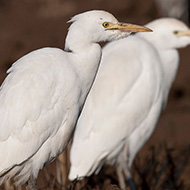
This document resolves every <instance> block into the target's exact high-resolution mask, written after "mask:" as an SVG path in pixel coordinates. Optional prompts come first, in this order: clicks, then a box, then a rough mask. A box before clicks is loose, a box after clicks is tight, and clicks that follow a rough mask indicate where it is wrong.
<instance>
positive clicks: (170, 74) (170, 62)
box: [158, 49, 179, 99]
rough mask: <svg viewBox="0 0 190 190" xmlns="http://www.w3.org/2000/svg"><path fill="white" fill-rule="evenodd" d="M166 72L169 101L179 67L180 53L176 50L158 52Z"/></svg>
mask: <svg viewBox="0 0 190 190" xmlns="http://www.w3.org/2000/svg"><path fill="white" fill-rule="evenodd" d="M158 53H159V55H160V58H161V61H162V68H163V71H164V93H165V97H166V99H167V97H168V93H169V90H170V88H171V86H172V83H173V81H174V79H175V77H176V74H177V70H178V66H179V53H178V51H177V50H176V49H168V50H160V51H159V50H158Z"/></svg>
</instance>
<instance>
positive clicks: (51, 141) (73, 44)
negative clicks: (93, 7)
mask: <svg viewBox="0 0 190 190" xmlns="http://www.w3.org/2000/svg"><path fill="white" fill-rule="evenodd" d="M70 22H72V25H71V26H70V28H69V31H68V34H67V37H66V44H65V50H66V51H67V52H66V51H63V50H61V49H58V48H42V49H39V50H36V51H33V52H31V53H29V54H27V55H25V56H24V57H22V58H21V59H19V60H18V61H16V62H15V63H14V64H13V65H12V67H11V68H10V69H9V70H8V76H7V77H6V79H5V81H4V82H3V84H2V86H1V89H0V123H1V125H0V185H1V184H2V183H4V182H5V181H6V180H7V179H10V178H13V177H14V178H16V180H17V181H16V185H17V184H23V183H25V182H27V181H28V186H27V188H28V189H36V188H37V187H36V182H35V179H36V178H37V175H38V172H39V170H40V169H41V168H42V167H43V166H44V165H45V164H46V163H48V162H50V161H52V160H53V159H55V158H56V157H57V156H58V155H59V154H60V153H61V152H62V151H63V150H64V148H65V147H66V145H67V143H68V141H69V139H70V137H71V135H72V132H73V129H74V126H75V123H76V121H77V118H78V116H79V112H80V110H81V108H82V105H83V103H84V100H85V98H86V95H87V93H88V91H89V89H90V87H91V84H92V82H93V80H94V77H95V74H96V72H97V69H98V65H99V62H100V58H101V48H100V46H99V45H98V44H97V42H100V41H106V40H114V39H119V38H122V37H125V36H128V35H129V34H130V33H131V32H137V31H150V30H149V29H148V28H145V27H141V26H137V25H130V24H124V23H119V22H118V21H117V19H116V18H115V17H114V16H113V15H111V14H110V13H108V12H105V11H89V12H85V13H81V14H79V15H76V16H74V17H73V18H72V19H71V21H70Z"/></svg>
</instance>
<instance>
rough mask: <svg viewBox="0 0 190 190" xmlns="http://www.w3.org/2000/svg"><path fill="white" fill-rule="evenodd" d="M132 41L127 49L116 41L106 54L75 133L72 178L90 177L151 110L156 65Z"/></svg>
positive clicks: (127, 41)
mask: <svg viewBox="0 0 190 190" xmlns="http://www.w3.org/2000/svg"><path fill="white" fill-rule="evenodd" d="M130 39H131V38H128V40H126V43H127V46H126V47H125V41H122V43H120V42H113V43H112V44H111V45H110V46H107V47H106V48H105V49H104V51H103V57H102V63H101V66H100V69H99V71H98V74H97V77H96V79H95V82H94V84H93V87H92V89H91V91H90V93H89V95H88V97H87V100H86V102H85V105H84V108H83V111H82V113H81V116H80V118H79V120H78V124H77V127H76V131H75V134H74V140H73V145H72V149H71V171H70V175H69V177H70V179H73V178H75V177H76V176H77V175H79V177H80V176H84V175H90V174H91V172H93V171H94V170H95V169H96V167H97V165H98V164H100V161H101V159H104V158H105V157H106V156H108V155H109V154H110V153H111V152H112V151H113V150H114V149H116V148H117V146H120V143H122V142H123V141H124V139H125V138H126V137H127V136H128V135H130V133H131V132H132V131H133V130H134V129H135V128H136V127H137V126H138V125H139V123H140V122H141V121H142V120H143V119H144V118H145V117H146V116H147V114H148V112H149V110H150V107H151V103H152V102H151V100H152V99H153V97H154V96H155V93H157V92H156V90H157V89H155V88H156V85H155V84H154V80H152V81H151V80H149V79H150V77H155V78H156V76H154V74H155V73H154V67H155V66H154V65H152V66H151V63H150V61H149V59H148V58H146V57H144V58H143V56H141V54H143V52H142V53H141V52H139V49H140V48H138V47H139V45H140V42H139V41H137V42H136V43H134V42H133V41H130ZM141 49H142V48H141ZM137 55H138V56H137ZM139 55H140V56H139ZM143 59H145V60H143ZM144 62H145V63H146V62H147V64H143V63H144ZM146 67H149V68H146ZM151 69H153V71H151ZM146 70H148V71H150V72H148V73H147V72H146ZM148 81H150V82H148ZM155 81H156V79H155ZM144 85H146V86H144ZM149 89H150V90H149ZM126 125H127V126H126ZM81 152H83V153H82V154H81ZM84 152H87V153H88V156H86V154H85V153H84ZM89 171H90V173H88V172H89Z"/></svg>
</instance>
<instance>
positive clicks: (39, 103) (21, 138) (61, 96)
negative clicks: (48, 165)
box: [0, 48, 72, 174]
mask: <svg viewBox="0 0 190 190" xmlns="http://www.w3.org/2000/svg"><path fill="white" fill-rule="evenodd" d="M64 58H65V57H64V55H63V51H62V50H59V49H55V48H44V49H41V50H37V51H34V52H32V53H30V54H28V55H26V56H24V57H23V58H21V59H20V60H18V61H17V62H16V63H15V64H13V66H12V67H11V68H10V69H9V71H8V73H9V74H8V76H7V78H6V79H5V81H4V83H3V84H2V86H1V89H0V174H1V172H3V171H6V170H7V169H10V168H11V167H13V166H14V165H18V164H20V163H22V162H24V161H25V160H27V159H28V158H30V157H31V156H32V155H34V154H35V153H36V151H38V149H40V147H41V146H42V145H43V143H44V142H45V141H47V140H48V138H49V137H50V136H54V135H55V134H56V132H57V131H58V129H59V127H60V126H61V125H62V124H63V123H64V122H65V121H66V120H67V118H66V115H67V114H66V113H67V110H68V109H69V99H70V98H71V97H69V94H70V91H71V89H70V88H71V86H72V85H70V83H72V82H71V81H72V75H70V76H69V77H70V80H69V78H68V76H66V75H64V70H63V69H62V66H61V64H64V61H65V62H66V60H65V59H64ZM68 68H69V67H68ZM68 68H67V65H66V64H65V69H67V70H68V72H69V69H68ZM68 74H70V73H68ZM61 75H62V76H61ZM64 79H65V80H64ZM69 86H70V88H69ZM67 100H68V102H67Z"/></svg>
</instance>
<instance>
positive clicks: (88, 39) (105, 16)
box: [66, 10, 151, 44]
mask: <svg viewBox="0 0 190 190" xmlns="http://www.w3.org/2000/svg"><path fill="white" fill-rule="evenodd" d="M69 22H72V24H71V26H70V28H69V32H68V36H67V40H66V43H67V44H68V43H69V41H68V39H69V40H71V41H74V40H75V42H77V41H78V42H79V43H80V44H81V43H82V42H83V43H96V42H102V41H112V40H116V39H120V38H123V37H127V36H128V35H130V33H132V32H149V31H151V30H150V29H149V28H146V27H143V26H138V25H133V24H126V23H121V22H118V20H117V19H116V18H115V17H114V16H113V15H112V14H110V13H108V12H106V11H101V10H93V11H88V12H84V13H81V14H78V15H76V16H74V17H73V18H72V19H71V20H70V21H69Z"/></svg>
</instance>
